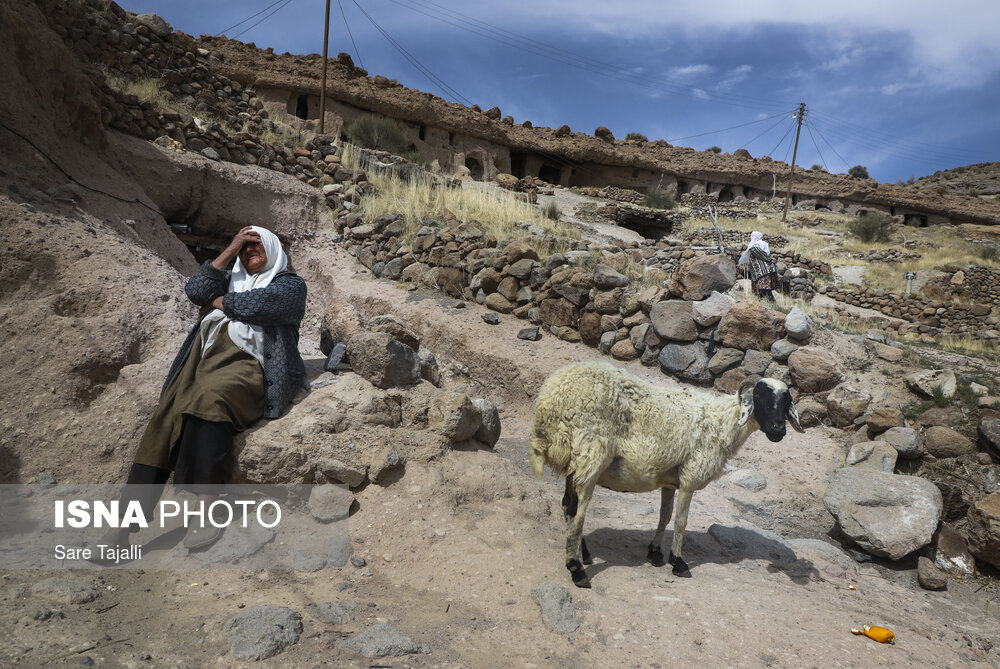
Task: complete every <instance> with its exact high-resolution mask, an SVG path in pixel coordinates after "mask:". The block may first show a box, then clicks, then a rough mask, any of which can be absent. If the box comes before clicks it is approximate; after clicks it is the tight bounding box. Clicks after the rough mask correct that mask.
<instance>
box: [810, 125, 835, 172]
mask: <svg viewBox="0 0 1000 669" xmlns="http://www.w3.org/2000/svg"><path fill="white" fill-rule="evenodd" d="M805 125H806V132H808V133H809V139H811V140H812V143H813V146H814V147H816V153H818V154H819V159H820V162H822V164H823V168H824V169H826V170H828V171H829V169H830V168H829V167H827V166H826V159H825V158H823V152H822V151H820V150H819V144H817V143H816V138H815V137H813V132H812V129H811V128H810V127H809V125H810V124H809V123H806V124H805Z"/></svg>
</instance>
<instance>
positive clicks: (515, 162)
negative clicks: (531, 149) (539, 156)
mask: <svg viewBox="0 0 1000 669" xmlns="http://www.w3.org/2000/svg"><path fill="white" fill-rule="evenodd" d="M527 159H528V156H527V155H526V154H524V153H521V152H520V151H511V152H510V173H511V174H513V175H514V176H516V177H517V178H518V179H523V178H524V177H525V173H524V164H525V162H526V161H527Z"/></svg>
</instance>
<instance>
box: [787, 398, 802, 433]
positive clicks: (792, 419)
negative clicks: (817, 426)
mask: <svg viewBox="0 0 1000 669" xmlns="http://www.w3.org/2000/svg"><path fill="white" fill-rule="evenodd" d="M789 399H791V398H789ZM788 422H789V423H791V424H792V428H793V429H794V430H795V431H796V432H803V433H804V432H805V430H804V429H803V428H802V424H801V423H799V412H798V409H796V408H795V403H794V402H791V401H789V402H788Z"/></svg>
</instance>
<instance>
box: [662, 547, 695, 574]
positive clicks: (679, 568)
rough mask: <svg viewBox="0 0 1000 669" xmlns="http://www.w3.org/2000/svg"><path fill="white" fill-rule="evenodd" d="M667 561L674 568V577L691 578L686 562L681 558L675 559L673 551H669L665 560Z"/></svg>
mask: <svg viewBox="0 0 1000 669" xmlns="http://www.w3.org/2000/svg"><path fill="white" fill-rule="evenodd" d="M667 561H668V562H670V564H671V565H672V566H673V568H674V570H673V571H674V576H680V577H682V578H691V569H690V568H689V567H688V565H687V562H685V561H684V559H683V558H679V557H677V556H676V555H674V553H673V551H671V552H670V557H668V558H667Z"/></svg>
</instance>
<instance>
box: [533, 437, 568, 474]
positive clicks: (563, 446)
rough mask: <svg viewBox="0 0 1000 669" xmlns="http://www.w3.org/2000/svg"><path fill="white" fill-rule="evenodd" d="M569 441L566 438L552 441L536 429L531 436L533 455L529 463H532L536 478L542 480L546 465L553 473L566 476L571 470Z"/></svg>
mask: <svg viewBox="0 0 1000 669" xmlns="http://www.w3.org/2000/svg"><path fill="white" fill-rule="evenodd" d="M567 441H568V440H567V439H565V438H562V439H559V438H556V439H550V438H549V437H548V436H546V435H543V434H540V433H539V431H538V430H537V429H536V430H535V431H534V432H533V433H532V435H531V453H530V454H529V456H528V461H529V462H530V463H531V471H532V472H534V474H535V477H536V478H538V479H541V478H542V474H544V473H545V465H548V466H549V468H550V469H552V473H554V474H561V475H565V474H568V473H569V470H570V468H571V467H570V455H571V449H570V448H569V444H568V443H566V442H567Z"/></svg>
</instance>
